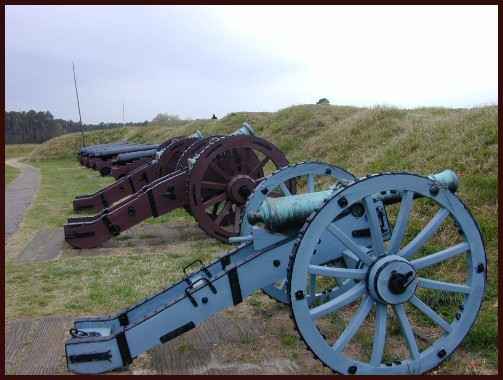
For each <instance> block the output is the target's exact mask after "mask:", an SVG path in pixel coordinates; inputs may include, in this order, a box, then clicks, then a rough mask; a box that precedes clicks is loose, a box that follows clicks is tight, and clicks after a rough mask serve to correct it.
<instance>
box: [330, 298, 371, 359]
mask: <svg viewBox="0 0 503 380" xmlns="http://www.w3.org/2000/svg"><path fill="white" fill-rule="evenodd" d="M373 305H374V301H372V299H371V298H370V297H366V298H365V299H364V300H363V301H362V303H361V305H360V307H359V308H358V311H357V312H356V313H355V315H354V316H353V318H352V319H351V321H350V322H349V323H348V325H347V327H346V328H345V329H344V331H343V332H342V334H341V335H340V336H339V339H337V341H336V342H335V344H334V345H333V346H332V348H333V349H334V351H335V352H340V351H343V350H344V347H346V345H347V344H348V343H349V341H350V340H351V339H352V338H353V337H354V336H355V334H356V333H357V332H358V330H359V329H360V327H361V325H362V324H363V322H364V321H365V319H366V318H367V315H368V314H369V313H370V310H371V309H372V306H373Z"/></svg>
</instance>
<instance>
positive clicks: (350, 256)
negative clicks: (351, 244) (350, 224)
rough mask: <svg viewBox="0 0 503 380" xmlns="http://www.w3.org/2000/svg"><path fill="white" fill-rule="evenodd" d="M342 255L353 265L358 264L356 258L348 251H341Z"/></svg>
mask: <svg viewBox="0 0 503 380" xmlns="http://www.w3.org/2000/svg"><path fill="white" fill-rule="evenodd" d="M342 254H343V255H344V256H346V257H347V258H348V259H349V260H351V261H352V262H353V263H354V264H356V263H357V262H358V257H356V255H355V254H354V253H353V252H351V251H350V250H349V249H343V250H342Z"/></svg>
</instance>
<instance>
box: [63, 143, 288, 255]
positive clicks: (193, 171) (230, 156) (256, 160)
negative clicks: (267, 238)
mask: <svg viewBox="0 0 503 380" xmlns="http://www.w3.org/2000/svg"><path fill="white" fill-rule="evenodd" d="M287 164H288V160H287V159H286V157H285V155H284V154H283V153H282V152H281V151H280V150H279V149H278V148H277V147H276V146H274V145H273V144H271V143H270V142H268V141H266V140H264V139H261V138H259V137H256V136H250V135H231V136H220V137H210V138H206V139H200V140H198V141H196V142H194V143H193V144H192V145H191V146H190V147H189V148H188V149H186V150H185V152H184V153H183V154H182V155H181V156H180V158H179V160H178V162H177V164H176V168H175V170H173V171H171V172H170V173H168V174H166V175H164V176H158V177H156V175H158V173H159V168H160V166H159V164H155V165H146V166H145V167H143V168H142V170H140V169H137V170H135V171H134V172H133V173H131V174H130V175H128V176H126V177H125V178H123V179H121V180H119V181H117V184H120V185H118V186H117V188H116V190H114V191H116V192H117V193H119V194H124V193H125V192H127V193H129V194H132V195H131V196H130V197H129V198H126V199H122V200H121V201H120V202H118V203H116V204H113V205H112V202H113V201H112V200H111V199H110V198H109V199H105V202H103V199H101V198H102V196H103V197H105V195H104V193H101V195H100V196H99V198H100V201H98V202H99V203H98V202H97V203H96V204H95V206H97V208H98V209H100V208H101V209H102V212H101V213H100V214H98V215H96V216H90V217H81V218H70V219H69V220H68V223H67V224H66V225H65V227H64V229H65V239H66V241H67V242H68V243H69V244H70V245H72V246H73V247H75V248H94V247H97V246H99V245H100V244H101V243H103V242H104V241H106V240H108V239H110V238H111V237H112V236H117V235H119V234H120V233H121V232H123V231H124V230H126V229H128V228H130V227H132V226H133V225H136V224H138V223H140V222H142V221H144V220H145V219H148V218H150V217H157V216H160V215H163V214H165V213H167V212H169V211H172V210H174V209H177V208H181V207H183V208H185V209H186V210H187V211H188V212H189V213H190V214H191V215H192V216H193V217H194V218H195V219H196V221H197V222H198V224H199V226H200V227H201V228H202V229H203V230H204V231H205V232H206V233H207V234H208V235H210V236H212V237H214V238H216V239H218V240H221V241H225V242H227V241H228V239H229V238H230V237H232V236H236V235H238V234H239V230H240V224H241V216H242V212H243V209H244V206H245V203H246V200H247V197H248V195H249V194H250V193H251V192H252V191H253V189H254V188H255V187H256V186H257V184H258V183H260V181H261V180H262V179H263V178H264V176H265V175H266V171H269V172H272V171H274V170H276V169H278V168H281V167H283V166H285V165H287ZM266 166H267V168H266ZM141 177H144V178H145V177H146V178H147V180H149V181H150V182H148V183H147V184H146V185H144V186H143V187H139V186H138V185H137V183H138V182H135V181H138V180H139V179H140V178H141ZM154 177H156V178H157V179H154V180H151V179H152V178H154ZM141 183H142V182H140V183H139V184H140V185H141ZM120 186H122V187H123V190H121V187H120ZM133 190H134V191H136V192H133ZM121 191H122V192H121ZM111 193H112V192H109V193H107V195H108V196H110V194H111ZM114 194H115V193H114ZM117 197H118V196H117ZM109 201H110V203H109ZM104 203H106V204H107V206H106V207H107V208H103V206H104Z"/></svg>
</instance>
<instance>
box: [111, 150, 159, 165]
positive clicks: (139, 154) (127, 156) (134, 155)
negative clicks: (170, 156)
mask: <svg viewBox="0 0 503 380" xmlns="http://www.w3.org/2000/svg"><path fill="white" fill-rule="evenodd" d="M156 152H157V149H149V150H140V151H136V152H129V153H120V154H118V155H117V158H116V159H115V161H114V163H118V164H121V163H125V162H129V161H132V160H137V159H139V158H144V157H154V156H155V154H156Z"/></svg>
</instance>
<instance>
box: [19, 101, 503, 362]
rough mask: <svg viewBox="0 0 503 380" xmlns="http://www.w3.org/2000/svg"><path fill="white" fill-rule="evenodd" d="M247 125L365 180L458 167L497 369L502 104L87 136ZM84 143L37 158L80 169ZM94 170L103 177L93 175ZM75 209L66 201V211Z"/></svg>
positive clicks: (485, 334) (296, 155) (61, 144)
mask: <svg viewBox="0 0 503 380" xmlns="http://www.w3.org/2000/svg"><path fill="white" fill-rule="evenodd" d="M244 121H248V122H250V123H251V124H252V126H253V127H254V128H255V130H256V132H257V134H258V135H259V136H261V137H264V138H266V139H268V140H269V141H271V142H273V143H275V144H276V145H277V146H278V147H279V148H281V149H282V150H283V151H284V152H285V153H286V155H287V157H288V159H289V160H290V162H298V161H303V160H321V161H326V162H329V163H332V164H335V165H338V166H341V167H343V168H345V169H347V170H349V171H351V172H352V173H354V174H355V175H359V176H361V175H366V174H368V173H372V172H379V171H392V170H404V171H409V172H417V173H422V174H429V173H432V172H437V171H440V170H443V169H446V168H450V169H453V170H454V171H455V172H456V173H457V174H458V175H459V176H460V191H459V195H460V197H461V198H462V199H463V200H464V201H465V203H466V204H467V205H468V207H469V208H470V209H471V211H472V212H473V214H474V216H475V218H476V219H477V221H478V222H479V224H480V226H481V229H482V232H483V234H484V236H485V240H486V247H487V253H488V256H489V275H488V279H489V286H488V289H487V297H486V302H485V303H484V306H483V311H482V313H481V314H480V317H479V320H478V322H477V323H476V325H475V326H474V329H473V331H472V333H470V335H469V336H468V337H467V339H466V341H465V344H466V346H467V347H468V351H469V352H476V353H478V354H479V355H481V356H482V357H483V358H484V359H481V360H482V361H484V364H483V366H484V367H485V368H488V369H489V371H491V370H493V369H494V368H496V367H497V345H496V341H497V310H498V300H497V289H498V278H497V268H498V254H497V252H498V243H497V236H498V222H497V218H498V202H497V199H498V185H497V181H498V180H497V175H498V161H497V158H498V142H497V136H498V109H497V106H488V107H480V108H472V109H446V108H419V109H413V110H404V109H397V108H389V107H375V108H357V107H342V106H331V105H301V106H294V107H289V108H286V109H283V110H280V111H278V112H274V113H251V112H239V113H232V114H229V115H227V116H226V117H224V118H222V119H220V120H197V121H189V122H187V123H185V124H183V125H181V126H178V127H167V126H161V125H151V126H147V127H141V128H140V127H133V128H117V129H111V130H109V131H97V132H91V133H88V134H87V142H88V143H89V144H94V143H103V142H110V141H116V140H122V139H127V140H129V141H131V142H145V143H159V142H162V141H163V140H165V139H167V138H169V137H172V136H176V135H188V134H191V133H193V132H195V131H196V130H200V131H202V132H203V133H204V134H205V135H211V134H225V133H228V132H232V131H234V130H235V129H237V128H238V127H239V126H240V125H241V123H242V122H244ZM80 138H81V137H80V135H79V134H69V135H64V136H60V137H57V138H54V139H52V140H50V141H48V142H46V143H44V144H42V145H40V146H38V147H37V148H36V149H35V150H34V151H33V152H32V154H31V156H30V160H31V161H33V162H34V164H35V165H37V166H40V165H41V166H42V168H44V167H52V166H54V167H55V166H57V165H60V164H59V163H58V162H59V161H56V160H60V161H61V162H67V163H68V162H70V161H69V160H71V162H72V165H74V164H73V162H74V161H76V160H75V156H76V153H77V151H78V148H79V147H80ZM51 170H52V169H51ZM72 171H75V170H74V167H73V166H72V167H71V168H68V171H67V173H68V175H70V174H71V173H72ZM62 173H63V172H62ZM86 173H89V174H86V175H88V176H93V175H94V176H95V174H92V172H91V171H86ZM93 178H94V177H93ZM100 180H103V179H100ZM61 181H64V178H61ZM47 186H49V185H47ZM53 186H54V184H53ZM57 186H59V185H57ZM96 186H98V185H96ZM59 187H62V186H59ZM43 188H44V184H43ZM48 188H49V187H48ZM98 188H99V186H98ZM51 191H52V193H51V194H55V193H56V192H57V191H59V190H58V189H56V188H54V189H52V190H51ZM78 193H83V191H80V192H78ZM74 195H75V193H74V194H73V195H72V196H74ZM65 197H67V195H65ZM65 199H66V198H65ZM69 199H71V198H69ZM60 203H61V202H60ZM68 204H70V203H69V201H66V204H65V207H68ZM42 206H43V205H42V204H41V206H40V207H42ZM37 207H38V206H37V205H36V206H35V208H34V210H37ZM34 212H35V211H34ZM61 212H63V211H61ZM61 212H58V215H55V219H54V220H55V221H57V223H56V222H54V223H55V225H56V224H58V223H61V220H59V219H61V215H60V214H61ZM47 213H50V208H48V212H47ZM32 214H33V213H32ZM62 218H63V219H64V218H65V216H64V215H63V217H62ZM28 222H29V221H28ZM28 222H27V223H28ZM60 225H61V224H59V226H60ZM147 294H148V293H147ZM460 360H461V359H460ZM486 361H487V362H486ZM453 365H454V366H455V365H456V364H453ZM454 372H456V371H454ZM465 372H466V371H465Z"/></svg>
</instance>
